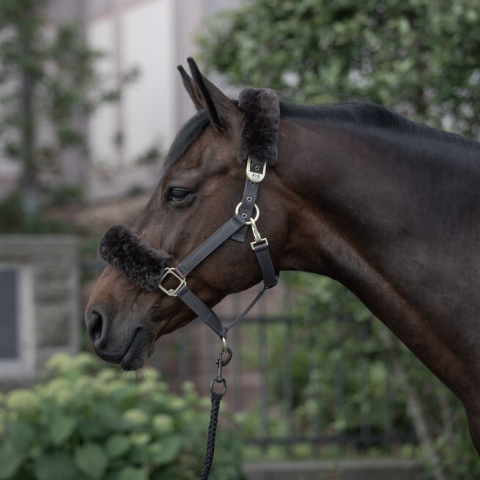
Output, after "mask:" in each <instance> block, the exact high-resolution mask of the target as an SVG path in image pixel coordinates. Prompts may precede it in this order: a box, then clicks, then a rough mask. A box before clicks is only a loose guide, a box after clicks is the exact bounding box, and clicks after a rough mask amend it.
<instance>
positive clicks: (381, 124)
mask: <svg viewBox="0 0 480 480" xmlns="http://www.w3.org/2000/svg"><path fill="white" fill-rule="evenodd" d="M235 103H236V102H235ZM280 116H281V117H282V118H292V119H295V118H297V119H303V120H307V121H312V122H322V121H326V122H337V123H341V124H348V125H353V126H364V127H372V128H381V129H386V130H390V131H393V132H396V133H404V134H408V135H413V136H416V137H417V138H420V139H422V138H423V139H432V140H437V141H440V142H446V143H449V144H456V145H463V146H466V147H475V148H477V149H480V143H478V142H476V141H474V140H471V139H469V138H466V137H463V136H461V135H458V134H455V133H448V132H444V131H443V130H438V129H436V128H433V127H429V126H428V125H424V124H420V123H415V122H412V121H411V120H407V119H406V118H405V117H402V116H401V115H399V114H398V113H395V112H394V111H392V110H389V109H388V108H385V107H382V106H381V105H377V104H375V103H369V102H360V101H357V102H343V103H335V104H332V105H322V106H317V107H311V106H305V105H296V104H292V103H285V102H280ZM209 124H210V120H209V118H208V115H207V112H206V111H205V110H200V111H199V112H197V113H196V114H195V115H194V116H193V117H192V118H190V119H189V120H188V121H187V122H186V123H185V125H183V127H182V128H181V129H180V130H179V132H178V133H177V135H176V137H175V139H174V141H173V143H172V145H171V147H170V150H169V152H168V154H167V157H166V159H165V163H164V168H166V169H168V168H169V167H171V166H172V165H173V164H174V163H175V162H176V161H177V160H178V159H179V158H181V157H182V156H183V155H184V154H185V153H186V151H187V150H188V149H189V148H190V147H191V146H192V145H193V143H194V142H195V141H196V140H197V139H198V138H199V137H200V135H201V134H202V133H203V131H204V130H205V129H206V128H207V127H208V125H209Z"/></svg>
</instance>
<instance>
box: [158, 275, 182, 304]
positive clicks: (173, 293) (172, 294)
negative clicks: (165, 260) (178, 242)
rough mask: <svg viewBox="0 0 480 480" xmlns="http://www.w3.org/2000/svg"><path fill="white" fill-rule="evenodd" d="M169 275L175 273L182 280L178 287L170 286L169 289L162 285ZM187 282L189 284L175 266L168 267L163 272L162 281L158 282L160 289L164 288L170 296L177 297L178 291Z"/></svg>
mask: <svg viewBox="0 0 480 480" xmlns="http://www.w3.org/2000/svg"><path fill="white" fill-rule="evenodd" d="M168 275H173V276H174V277H175V278H176V279H177V280H178V281H179V282H180V283H179V284H178V286H177V288H170V289H168V290H167V289H166V288H165V287H163V286H162V283H163V281H164V280H165V278H166V277H167V276H168ZM186 284H187V280H186V279H185V278H182V277H181V276H180V275H179V274H178V273H177V271H176V270H175V269H174V268H166V269H165V273H164V274H163V277H162V279H161V280H160V283H159V284H158V288H160V290H162V291H163V292H164V293H166V294H167V295H168V296H170V297H176V296H177V292H178V291H179V290H180V289H181V288H182V287H183V286H184V285H186Z"/></svg>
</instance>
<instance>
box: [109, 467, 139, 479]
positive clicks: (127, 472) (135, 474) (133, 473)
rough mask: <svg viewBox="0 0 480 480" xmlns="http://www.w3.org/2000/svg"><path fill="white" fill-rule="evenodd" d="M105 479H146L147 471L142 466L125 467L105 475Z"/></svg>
mask: <svg viewBox="0 0 480 480" xmlns="http://www.w3.org/2000/svg"><path fill="white" fill-rule="evenodd" d="M105 480H148V472H147V471H146V470H145V469H143V468H134V467H125V468H122V470H117V471H115V472H113V473H111V474H109V475H107V477H106V478H105Z"/></svg>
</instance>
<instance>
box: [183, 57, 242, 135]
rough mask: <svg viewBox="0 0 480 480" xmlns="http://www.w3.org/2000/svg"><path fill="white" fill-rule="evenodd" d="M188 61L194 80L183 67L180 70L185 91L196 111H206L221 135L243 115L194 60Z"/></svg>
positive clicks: (213, 126)
mask: <svg viewBox="0 0 480 480" xmlns="http://www.w3.org/2000/svg"><path fill="white" fill-rule="evenodd" d="M187 61H188V65H189V66H190V71H191V72H192V77H193V78H190V76H189V75H188V74H187V72H186V71H185V70H184V69H183V68H182V67H179V68H178V69H179V71H180V74H181V75H182V80H183V84H184V86H185V89H186V90H187V92H188V94H189V95H190V98H191V99H192V101H193V103H194V105H195V107H196V109H197V110H202V109H205V110H206V112H207V113H208V116H209V117H210V122H211V126H212V128H213V129H214V130H215V131H216V132H217V133H220V134H221V133H223V132H224V131H225V130H226V129H227V128H228V126H229V124H230V123H231V122H232V120H233V118H241V113H240V111H239V109H238V107H237V106H236V105H235V104H234V103H233V102H232V100H230V99H229V98H228V97H227V96H226V95H225V94H224V93H223V92H222V91H221V90H220V89H218V88H217V87H216V86H215V85H214V84H213V83H212V82H210V81H209V80H208V79H207V78H205V77H204V76H203V75H202V74H201V72H200V70H199V68H198V66H197V64H196V63H195V61H194V60H193V58H189V59H188V60H187Z"/></svg>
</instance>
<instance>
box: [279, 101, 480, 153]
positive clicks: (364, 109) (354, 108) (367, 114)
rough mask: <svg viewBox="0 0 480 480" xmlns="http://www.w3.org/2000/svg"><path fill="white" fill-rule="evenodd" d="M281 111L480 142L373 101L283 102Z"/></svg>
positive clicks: (450, 140)
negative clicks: (412, 119)
mask: <svg viewBox="0 0 480 480" xmlns="http://www.w3.org/2000/svg"><path fill="white" fill-rule="evenodd" d="M280 112H281V115H282V117H285V118H298V119H304V120H311V121H327V122H338V123H342V124H349V125H353V126H364V127H372V128H381V129H386V130H391V131H394V132H396V133H399V134H401V133H404V134H408V135H413V136H416V137H417V138H424V139H432V140H438V141H442V142H446V143H450V144H457V145H459V144H460V145H464V146H470V147H476V148H480V143H478V142H476V141H475V140H472V139H469V138H466V137H464V136H462V135H458V134H456V133H449V132H445V131H443V130H439V129H437V128H433V127H430V126H428V125H425V124H421V123H416V122H412V121H411V120H407V119H406V118H405V117H402V116H401V115H399V114H398V113H396V112H394V111H392V110H390V109H388V108H386V107H383V106H381V105H377V104H375V103H370V102H361V101H353V102H343V103H335V104H332V105H322V106H317V107H310V106H304V105H295V104H289V103H283V102H281V103H280Z"/></svg>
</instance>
